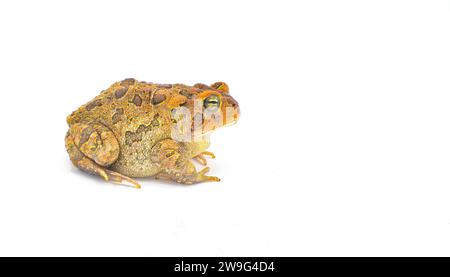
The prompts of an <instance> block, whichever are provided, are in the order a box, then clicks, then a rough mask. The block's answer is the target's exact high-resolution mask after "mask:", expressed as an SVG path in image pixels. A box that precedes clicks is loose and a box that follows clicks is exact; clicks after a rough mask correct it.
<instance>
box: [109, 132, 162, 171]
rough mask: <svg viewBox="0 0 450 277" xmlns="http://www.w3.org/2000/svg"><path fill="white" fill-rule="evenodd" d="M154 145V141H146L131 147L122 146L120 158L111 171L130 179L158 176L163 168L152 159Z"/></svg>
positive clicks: (134, 143)
mask: <svg viewBox="0 0 450 277" xmlns="http://www.w3.org/2000/svg"><path fill="white" fill-rule="evenodd" d="M153 144H154V141H153V140H148V141H147V140H144V141H139V142H133V143H132V144H131V145H121V149H120V155H119V158H118V159H117V161H116V162H115V163H114V164H112V165H111V166H110V169H111V170H114V171H116V172H119V173H121V174H124V175H126V176H129V177H149V176H154V175H156V174H157V173H158V172H160V171H161V166H160V164H159V163H156V162H154V161H152V159H151V156H150V153H151V148H152V146H153Z"/></svg>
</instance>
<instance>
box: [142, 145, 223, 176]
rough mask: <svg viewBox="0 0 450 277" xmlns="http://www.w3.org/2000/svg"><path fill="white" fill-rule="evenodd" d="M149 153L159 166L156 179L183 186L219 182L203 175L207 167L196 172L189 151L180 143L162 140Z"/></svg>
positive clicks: (207, 169)
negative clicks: (169, 180)
mask: <svg viewBox="0 0 450 277" xmlns="http://www.w3.org/2000/svg"><path fill="white" fill-rule="evenodd" d="M151 152H152V153H151V159H152V161H153V162H155V163H158V164H160V166H161V171H160V172H159V174H157V175H156V178H164V179H171V180H174V181H176V182H179V183H184V184H193V183H200V182H208V181H210V182H218V181H220V179H219V178H218V177H215V176H207V175H205V174H206V173H207V172H208V171H209V167H205V168H204V169H202V170H200V171H198V172H197V170H196V169H195V166H194V164H193V163H192V161H191V159H192V157H191V156H190V151H188V149H187V147H186V145H184V144H183V143H181V142H176V141H174V140H172V139H164V140H162V141H159V142H158V143H156V144H155V145H154V146H153V148H152V151H151Z"/></svg>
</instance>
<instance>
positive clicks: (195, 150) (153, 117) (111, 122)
mask: <svg viewBox="0 0 450 277" xmlns="http://www.w3.org/2000/svg"><path fill="white" fill-rule="evenodd" d="M211 95H214V96H216V97H218V98H220V109H221V110H222V111H223V112H225V111H226V110H228V113H229V111H230V110H231V111H233V112H234V114H233V115H232V116H231V117H230V116H228V117H227V122H226V123H225V124H223V125H229V124H230V123H234V122H236V121H237V120H238V117H239V105H238V103H237V102H236V101H235V100H234V99H233V98H232V97H231V96H230V94H229V89H228V86H227V85H226V84H225V83H223V82H217V83H214V84H212V85H210V86H207V85H204V84H196V85H194V86H186V85H182V84H174V85H162V84H153V83H147V82H138V81H137V80H135V79H125V80H123V81H120V82H116V83H114V84H113V85H112V86H111V87H109V88H108V89H106V90H104V91H102V92H101V94H100V95H98V96H97V97H95V98H94V99H93V100H91V101H89V102H88V103H87V104H85V105H83V106H81V107H80V108H79V109H78V110H76V111H74V112H73V113H72V114H71V115H69V116H68V117H67V123H68V124H69V131H68V132H67V135H66V139H65V141H66V149H67V152H68V153H69V156H70V159H71V161H72V163H73V164H74V165H75V166H76V167H78V168H80V169H82V170H84V171H86V172H88V173H91V174H96V175H99V176H101V177H103V178H104V179H105V180H106V181H108V180H111V181H114V182H119V183H121V182H126V183H129V184H132V185H134V186H135V187H140V185H139V184H138V183H137V182H136V181H135V180H133V179H132V178H131V177H149V176H153V177H155V178H164V179H170V180H173V181H176V182H180V183H186V184H192V183H197V182H203V181H219V178H217V177H214V176H206V175H205V174H206V173H207V172H208V170H209V168H208V167H206V168H204V169H203V170H201V171H198V172H197V170H196V168H195V166H194V164H193V163H192V160H193V159H194V160H197V161H198V162H199V163H201V164H202V165H206V159H205V156H209V157H211V158H214V154H212V153H211V152H208V151H206V149H207V148H208V147H209V144H210V142H209V133H210V132H212V131H214V130H215V129H216V128H215V127H210V125H209V123H210V122H209V121H208V119H207V118H206V117H205V116H203V117H202V114H199V112H198V109H196V106H195V105H197V104H198V103H199V102H200V103H201V101H204V99H206V98H207V97H208V96H211ZM178 107H184V108H187V109H188V111H190V112H191V114H192V119H194V117H198V116H200V118H201V119H202V120H201V121H200V122H201V124H202V125H203V126H201V127H202V131H201V132H200V133H198V132H192V138H195V139H193V140H190V141H180V140H177V139H175V138H174V137H173V135H172V127H173V125H174V124H177V120H176V119H174V117H173V111H174V109H176V108H178Z"/></svg>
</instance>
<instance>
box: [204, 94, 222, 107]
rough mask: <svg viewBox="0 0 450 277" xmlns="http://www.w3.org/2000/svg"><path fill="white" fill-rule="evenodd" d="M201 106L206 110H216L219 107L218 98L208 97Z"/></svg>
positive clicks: (215, 96)
mask: <svg viewBox="0 0 450 277" xmlns="http://www.w3.org/2000/svg"><path fill="white" fill-rule="evenodd" d="M203 106H204V107H205V109H208V110H216V109H218V108H219V107H220V97H219V96H217V95H210V96H208V97H207V98H206V99H205V100H204V101H203Z"/></svg>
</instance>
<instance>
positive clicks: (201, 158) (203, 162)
mask: <svg viewBox="0 0 450 277" xmlns="http://www.w3.org/2000/svg"><path fill="white" fill-rule="evenodd" d="M205 155H206V156H209V157H210V158H211V159H214V158H215V157H216V155H214V153H212V152H209V151H204V152H202V153H200V154H198V155H197V156H194V158H193V159H194V160H196V161H197V162H199V163H200V164H201V165H203V166H205V165H206V164H207V162H206V158H205V157H204V156H205Z"/></svg>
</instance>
